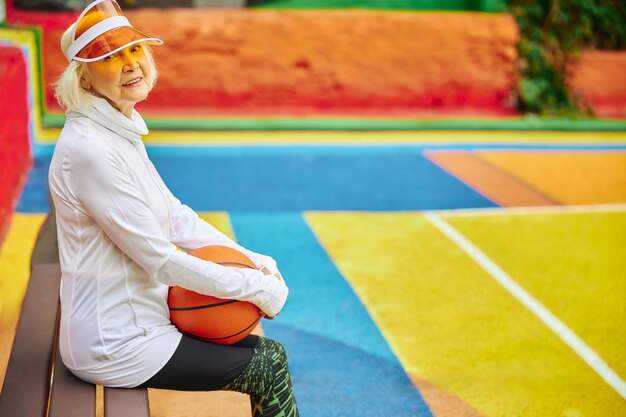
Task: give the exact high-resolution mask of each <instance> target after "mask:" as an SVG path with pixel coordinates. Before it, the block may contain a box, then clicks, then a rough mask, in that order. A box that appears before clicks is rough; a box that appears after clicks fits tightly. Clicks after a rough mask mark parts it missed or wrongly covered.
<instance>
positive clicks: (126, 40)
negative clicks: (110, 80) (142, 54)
mask: <svg viewBox="0 0 626 417" xmlns="http://www.w3.org/2000/svg"><path fill="white" fill-rule="evenodd" d="M139 42H146V43H149V44H153V45H162V44H163V41H162V40H161V39H159V38H154V37H152V36H150V35H148V34H146V33H143V32H141V31H139V30H137V29H135V28H134V27H132V25H131V24H130V22H129V21H128V19H127V18H126V17H125V16H124V14H123V13H122V9H120V6H119V5H118V4H117V3H116V2H115V0H96V1H94V2H93V3H91V4H90V5H89V6H87V7H86V8H85V10H83V12H82V13H81V15H80V16H79V17H78V20H77V21H76V28H75V31H74V35H73V38H72V44H71V45H70V46H69V48H68V49H67V51H66V52H65V56H66V57H67V60H68V61H71V60H72V59H73V60H76V61H82V62H93V61H98V60H100V59H102V58H106V57H107V56H109V55H111V54H114V53H115V52H117V51H119V50H121V49H124V48H125V47H127V46H130V45H133V44H135V43H139Z"/></svg>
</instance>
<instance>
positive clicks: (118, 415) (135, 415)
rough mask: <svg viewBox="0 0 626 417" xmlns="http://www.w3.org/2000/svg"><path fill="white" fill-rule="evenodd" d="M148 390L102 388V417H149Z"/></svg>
mask: <svg viewBox="0 0 626 417" xmlns="http://www.w3.org/2000/svg"><path fill="white" fill-rule="evenodd" d="M149 416H150V405H149V400H148V390H147V389H145V388H134V389H132V388H107V387H104V417H149Z"/></svg>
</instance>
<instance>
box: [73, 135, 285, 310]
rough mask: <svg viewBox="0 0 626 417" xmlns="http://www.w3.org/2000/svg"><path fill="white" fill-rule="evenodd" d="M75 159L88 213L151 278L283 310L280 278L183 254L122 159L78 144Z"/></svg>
mask: <svg viewBox="0 0 626 417" xmlns="http://www.w3.org/2000/svg"><path fill="white" fill-rule="evenodd" d="M70 160H71V164H70V167H69V170H70V173H71V174H70V185H71V188H72V190H73V193H74V196H75V197H76V198H77V200H78V201H79V203H80V206H81V208H82V209H83V211H84V214H86V215H88V216H89V217H91V218H92V219H93V220H94V221H95V222H96V223H97V224H98V225H99V226H100V227H101V228H102V230H103V232H104V233H105V234H106V235H107V236H108V237H109V239H111V241H113V243H114V244H115V245H116V246H117V247H118V248H119V249H120V250H121V251H122V252H124V253H125V254H126V255H127V256H128V257H129V258H131V259H132V260H133V261H134V262H136V263H137V264H139V265H140V266H141V267H142V268H143V269H144V270H145V271H147V272H148V274H150V276H152V277H153V278H155V279H157V280H158V281H161V282H162V283H164V284H167V285H172V286H173V285H178V286H181V287H184V288H187V289H190V290H192V291H196V292H198V293H201V294H207V295H212V296H216V297H220V298H226V299H238V300H243V301H250V302H252V303H254V304H255V305H257V306H258V307H259V308H260V309H261V310H263V312H265V313H266V314H267V315H269V316H274V315H276V314H277V313H278V312H280V310H281V309H282V307H283V305H284V303H285V300H286V298H287V293H288V289H287V287H286V285H285V284H284V282H282V281H281V280H279V279H276V278H275V277H273V276H264V275H263V273H262V272H261V271H258V270H252V269H241V268H230V267H223V266H221V265H217V264H215V263H212V262H209V261H203V260H201V259H198V258H195V257H193V256H191V255H188V254H186V253H183V252H181V251H178V250H177V249H176V248H175V246H174V245H173V244H172V242H170V240H169V239H168V238H167V236H166V235H165V234H164V233H163V231H162V230H161V228H160V227H159V225H158V222H157V220H156V218H155V217H154V215H153V213H152V210H151V209H150V207H149V206H148V205H147V204H146V203H145V202H144V201H143V200H142V198H141V195H142V193H141V191H140V190H139V189H138V187H137V185H136V184H135V183H134V182H133V181H132V179H131V177H130V173H129V172H128V168H127V166H126V164H125V162H124V161H123V160H122V157H121V155H118V154H116V153H115V152H113V151H110V150H108V151H107V150H102V149H100V150H95V149H90V148H89V147H86V146H79V147H76V148H75V149H73V151H72V155H71V158H70ZM186 227H188V226H186Z"/></svg>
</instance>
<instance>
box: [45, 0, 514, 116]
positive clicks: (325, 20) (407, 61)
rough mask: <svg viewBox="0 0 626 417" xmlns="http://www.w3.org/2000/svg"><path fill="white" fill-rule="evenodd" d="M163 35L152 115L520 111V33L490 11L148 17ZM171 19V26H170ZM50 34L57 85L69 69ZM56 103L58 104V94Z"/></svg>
mask: <svg viewBox="0 0 626 417" xmlns="http://www.w3.org/2000/svg"><path fill="white" fill-rule="evenodd" d="M127 15H128V16H129V19H130V20H131V22H133V24H134V25H135V26H137V27H139V28H141V29H143V30H145V31H146V32H148V33H150V34H154V35H156V36H159V37H161V38H162V39H163V40H164V41H165V43H166V44H165V45H164V46H162V47H157V48H155V55H156V58H157V63H158V65H159V68H160V79H159V83H158V85H157V88H156V89H155V90H154V92H153V94H152V95H151V97H150V98H149V100H148V102H146V103H145V104H144V105H143V109H144V110H145V111H147V112H148V113H169V114H175V113H183V114H204V115H212V114H221V115H224V114H242V113H243V114H246V113H253V114H266V113H269V114H281V113H289V114H300V113H309V114H310V113H315V114H337V113H344V114H345V113H357V114H365V115H367V114H368V113H371V114H381V113H383V114H390V115H411V114H424V113H427V114H432V115H438V114H442V115H446V114H479V115H480V114H491V115H501V114H511V113H512V112H513V110H512V108H511V107H510V105H509V104H508V103H509V97H510V96H511V93H512V91H513V90H514V89H515V82H516V62H517V50H516V43H517V40H518V29H517V26H516V24H515V21H514V19H513V18H512V17H510V16H508V15H504V14H482V13H447V12H432V13H430V12H429V13H412V12H372V11H363V10H340V11H260V10H226V11H218V10H207V9H197V10H190V9H175V10H157V9H143V10H141V11H140V12H132V11H130V12H128V13H127ZM165 16H167V17H165ZM61 33H62V30H61V29H58V28H57V29H51V30H48V31H47V32H46V33H45V36H44V57H45V58H44V60H45V72H46V78H47V81H48V82H49V81H50V80H52V79H53V78H54V77H55V76H57V75H58V74H59V73H60V72H61V71H62V69H63V68H64V67H65V65H66V61H65V58H64V57H63V56H62V55H61V53H60V52H59V51H58V39H59V37H60V35H61ZM47 101H48V103H49V105H50V106H51V107H54V105H55V103H54V99H53V98H52V93H51V91H48V96H47Z"/></svg>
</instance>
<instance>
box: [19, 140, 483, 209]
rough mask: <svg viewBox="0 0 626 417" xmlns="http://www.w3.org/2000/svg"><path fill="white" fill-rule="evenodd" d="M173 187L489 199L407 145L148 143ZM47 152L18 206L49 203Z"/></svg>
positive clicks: (191, 201) (254, 196) (216, 203)
mask: <svg viewBox="0 0 626 417" xmlns="http://www.w3.org/2000/svg"><path fill="white" fill-rule="evenodd" d="M149 153H150V158H151V159H152V161H153V163H154V165H155V166H156V168H157V170H158V171H159V173H160V174H161V176H162V177H163V179H164V180H165V182H166V183H167V184H168V186H169V187H170V189H171V190H172V192H173V193H174V194H175V195H176V196H177V197H178V198H180V199H181V201H183V202H185V203H186V204H187V205H189V206H191V207H192V208H193V209H194V210H197V211H228V212H236V211H261V212H265V211H270V212H275V211H288V212H290V211H295V212H301V211H305V210H373V211H395V210H426V209H444V208H466V207H492V206H493V203H492V202H490V201H489V200H487V199H486V198H484V197H482V196H481V195H479V194H478V193H476V192H475V191H473V190H472V189H471V188H469V187H467V186H466V185H464V184H463V183H461V182H460V181H458V180H457V179H456V178H454V177H453V176H451V175H450V174H448V173H446V172H445V171H443V170H441V169H440V168H438V167H437V166H436V165H435V164H433V163H432V162H430V161H429V160H427V159H426V158H425V157H424V156H422V154H421V150H420V149H419V148H408V147H389V148H372V147H347V148H346V147H327V146H324V147H322V146H320V147H289V148H273V147H255V148H240V147H237V148H230V147H224V148H198V149H194V148H184V149H176V148H169V149H160V148H152V149H150V150H149ZM48 166H49V158H37V159H36V161H35V166H34V168H33V170H32V171H31V173H30V176H29V180H28V183H27V185H26V188H25V190H24V195H23V197H22V199H21V201H20V205H19V206H18V211H20V212H42V211H47V207H48V201H47V196H46V193H47V185H46V184H47V172H48Z"/></svg>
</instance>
